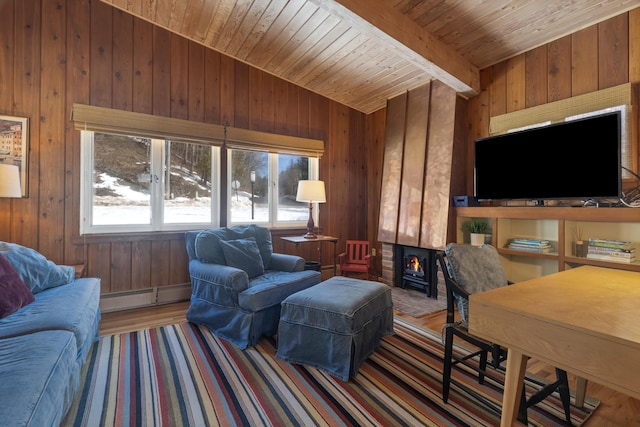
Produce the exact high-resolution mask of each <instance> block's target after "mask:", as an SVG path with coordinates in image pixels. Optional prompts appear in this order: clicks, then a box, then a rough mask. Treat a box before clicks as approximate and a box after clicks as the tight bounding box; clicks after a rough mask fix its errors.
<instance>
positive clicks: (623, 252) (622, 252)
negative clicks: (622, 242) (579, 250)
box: [587, 246, 636, 258]
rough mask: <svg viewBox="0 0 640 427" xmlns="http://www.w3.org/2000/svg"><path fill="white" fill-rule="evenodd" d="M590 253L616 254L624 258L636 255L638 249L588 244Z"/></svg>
mask: <svg viewBox="0 0 640 427" xmlns="http://www.w3.org/2000/svg"><path fill="white" fill-rule="evenodd" d="M587 253H588V254H600V255H609V256H616V257H622V258H632V257H634V256H635V255H636V249H635V248H631V249H617V248H605V247H602V246H588V247H587Z"/></svg>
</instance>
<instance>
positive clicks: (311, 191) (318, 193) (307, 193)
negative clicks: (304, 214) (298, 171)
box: [296, 180, 327, 203]
mask: <svg viewBox="0 0 640 427" xmlns="http://www.w3.org/2000/svg"><path fill="white" fill-rule="evenodd" d="M296 200H297V201H298V202H318V203H324V202H326V201H327V196H326V195H325V192H324V181H311V180H301V181H298V194H297V195H296Z"/></svg>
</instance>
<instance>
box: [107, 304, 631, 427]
mask: <svg viewBox="0 0 640 427" xmlns="http://www.w3.org/2000/svg"><path fill="white" fill-rule="evenodd" d="M188 306H189V303H188V302H181V303H175V304H168V305H163V306H157V307H149V308H139V309H135V310H127V311H120V312H112V313H104V314H103V315H102V322H101V323H100V334H101V335H111V334H117V333H122V332H128V331H134V330H139V329H146V328H154V327H158V326H163V325H169V324H173V323H178V322H185V321H186V317H185V315H186V311H187V308H188ZM395 315H396V316H399V317H404V318H407V319H409V320H412V321H414V322H416V323H418V324H420V325H422V326H424V327H426V328H429V329H432V330H435V331H440V328H441V327H442V324H443V323H444V320H445V319H444V312H440V313H434V314H431V315H426V316H423V317H420V318H413V317H409V316H405V315H403V314H401V313H398V312H395ZM612 363H615V361H612ZM527 369H528V371H529V372H531V373H533V374H535V375H538V376H540V377H543V378H547V377H552V376H554V375H555V372H554V370H553V368H551V367H550V366H549V365H546V364H544V363H541V362H536V361H533V360H532V361H529V364H528V367H527ZM569 381H570V385H571V387H572V388H573V386H574V385H575V378H573V377H570V379H569ZM587 396H591V397H595V398H597V399H599V400H600V401H601V404H600V407H599V408H598V409H597V410H596V411H595V413H594V414H593V415H592V416H591V418H590V419H589V420H588V421H587V422H586V423H585V424H584V426H585V427H596V426H597V427H600V426H603V427H614V426H617V427H628V426H640V400H637V399H634V398H631V397H629V396H626V395H625V394H622V393H619V392H616V391H613V390H611V389H609V388H606V387H604V386H601V385H599V384H596V383H593V382H589V385H588V388H587Z"/></svg>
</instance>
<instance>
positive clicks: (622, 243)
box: [589, 238, 633, 249]
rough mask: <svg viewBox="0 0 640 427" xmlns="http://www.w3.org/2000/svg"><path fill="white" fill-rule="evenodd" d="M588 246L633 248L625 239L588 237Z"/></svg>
mask: <svg viewBox="0 0 640 427" xmlns="http://www.w3.org/2000/svg"><path fill="white" fill-rule="evenodd" d="M589 246H599V247H601V248H614V249H633V244H632V243H631V242H629V241H626V240H606V239H593V238H592V239H589Z"/></svg>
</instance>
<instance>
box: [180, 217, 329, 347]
mask: <svg viewBox="0 0 640 427" xmlns="http://www.w3.org/2000/svg"><path fill="white" fill-rule="evenodd" d="M185 240H186V246H187V254H188V256H189V275H190V276H191V286H192V291H191V305H190V306H189V309H188V310H187V320H189V321H190V322H193V323H197V324H201V325H204V326H206V327H207V328H209V329H210V330H211V331H212V332H213V333H214V334H216V335H217V336H219V337H222V338H224V339H226V340H228V341H231V342H233V343H234V344H236V345H237V346H238V347H240V348H242V349H244V348H246V347H249V346H253V345H256V344H257V343H258V342H259V341H260V339H261V338H262V337H265V336H271V335H274V334H275V333H276V332H277V331H278V321H279V320H280V303H281V302H282V301H283V300H284V299H285V298H286V297H288V296H289V295H291V294H294V293H296V292H298V291H301V290H303V289H307V288H308V287H310V286H313V285H316V284H318V283H320V272H318V271H311V270H304V265H305V262H304V259H303V258H300V257H298V256H294V255H287V254H278V253H273V245H272V241H271V231H270V230H269V229H268V228H264V227H260V226H257V225H255V224H251V225H246V226H234V227H222V228H216V229H211V230H200V231H188V232H187V233H186V235H185Z"/></svg>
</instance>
